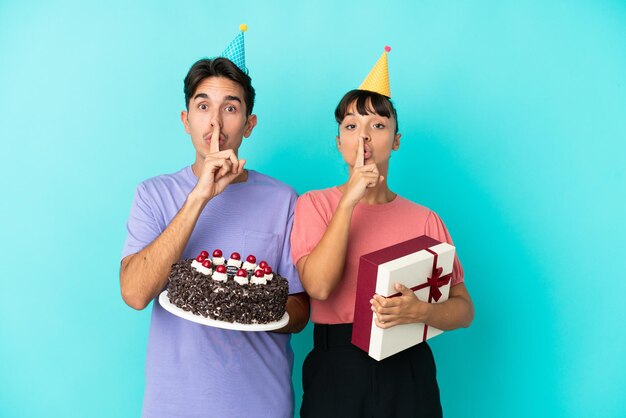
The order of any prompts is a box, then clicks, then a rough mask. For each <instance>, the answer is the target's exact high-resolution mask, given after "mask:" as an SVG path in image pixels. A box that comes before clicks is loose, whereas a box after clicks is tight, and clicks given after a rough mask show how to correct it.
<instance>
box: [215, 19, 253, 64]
mask: <svg viewBox="0 0 626 418" xmlns="http://www.w3.org/2000/svg"><path fill="white" fill-rule="evenodd" d="M239 29H240V30H241V32H239V34H238V35H237V36H236V37H235V39H233V40H232V42H231V43H230V44H229V45H228V46H227V47H226V49H225V50H224V52H222V53H221V54H220V56H221V57H224V58H228V59H229V60H231V61H232V62H233V63H234V64H235V65H236V66H237V67H239V69H240V70H241V71H243V72H244V73H246V74H248V69H247V68H246V51H245V48H244V43H243V33H244V32H245V31H247V30H248V25H245V24H242V25H239Z"/></svg>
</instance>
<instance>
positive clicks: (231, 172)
mask: <svg viewBox="0 0 626 418" xmlns="http://www.w3.org/2000/svg"><path fill="white" fill-rule="evenodd" d="M211 126H212V128H213V132H212V134H211V141H210V144H209V153H208V154H207V155H206V156H204V162H203V164H202V165H201V166H200V173H198V183H197V184H196V187H195V189H194V191H196V192H197V193H198V194H199V195H200V196H202V197H203V198H204V199H206V200H207V201H208V200H211V199H212V198H214V197H215V196H217V195H218V194H220V193H222V192H223V191H224V189H226V187H227V186H228V185H229V184H230V183H232V181H233V180H235V178H237V176H239V175H240V174H241V173H242V172H243V167H244V165H245V164H246V160H239V159H237V156H236V155H235V152H234V151H233V150H232V149H227V150H223V151H220V125H219V123H218V122H217V121H216V120H213V121H211Z"/></svg>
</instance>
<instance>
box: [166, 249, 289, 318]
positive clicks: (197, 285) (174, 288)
mask: <svg viewBox="0 0 626 418" xmlns="http://www.w3.org/2000/svg"><path fill="white" fill-rule="evenodd" d="M256 261H257V260H256V257H255V256H254V255H249V256H248V257H247V258H246V261H245V262H242V261H241V256H240V254H239V253H236V252H235V253H232V254H231V256H230V258H229V259H228V260H225V259H224V257H223V254H222V251H221V250H219V249H218V250H215V251H213V257H212V258H209V253H208V252H207V251H202V252H200V254H199V255H198V256H197V257H196V258H195V259H188V260H182V261H179V262H178V263H176V264H174V265H173V266H172V270H171V272H170V275H169V283H168V288H167V296H168V298H169V300H170V303H172V304H173V305H175V306H177V307H179V308H181V309H183V310H185V311H188V312H192V313H193V314H196V315H201V316H203V317H206V318H211V319H215V320H218V321H225V322H236V323H240V324H267V323H270V322H275V321H278V320H280V319H281V318H282V317H283V315H284V314H285V307H286V304H287V296H288V294H289V286H288V283H287V280H286V279H285V278H284V277H282V276H280V275H279V274H277V273H276V272H274V271H272V267H271V266H269V265H268V264H267V262H265V261H261V262H260V263H259V264H258V265H257V264H256Z"/></svg>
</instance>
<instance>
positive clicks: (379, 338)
mask: <svg viewBox="0 0 626 418" xmlns="http://www.w3.org/2000/svg"><path fill="white" fill-rule="evenodd" d="M454 253H455V248H454V247H453V246H452V245H450V244H447V243H442V242H439V241H437V240H435V239H433V238H430V237H427V236H426V235H422V236H420V237H417V238H413V239H410V240H408V241H405V242H401V243H399V244H395V245H392V246H390V247H387V248H383V249H381V250H378V251H374V252H372V253H369V254H365V255H363V256H361V259H360V261H359V272H358V279H357V280H358V281H357V290H356V299H355V306H354V324H353V328H352V344H354V345H356V346H357V347H359V348H361V349H362V350H364V351H366V352H367V353H368V354H369V356H370V357H372V358H374V359H375V360H382V359H384V358H386V357H389V356H391V355H393V354H396V353H398V352H400V351H402V350H405V349H407V348H409V347H412V346H414V345H416V344H419V343H421V342H423V341H426V340H427V339H429V338H432V337H434V336H436V335H439V334H441V333H442V332H443V331H441V330H440V329H437V328H434V327H432V326H428V325H426V324H422V323H413V324H403V325H396V326H393V327H391V328H387V329H382V328H379V327H378V326H376V322H375V320H374V315H375V314H374V312H372V305H371V304H370V299H372V296H374V294H375V293H376V294H379V295H381V296H385V297H387V298H391V297H397V296H400V293H398V292H397V291H396V290H395V287H394V286H395V284H396V283H401V284H403V285H404V286H406V287H408V288H410V289H411V290H413V291H414V292H415V295H416V296H417V298H418V299H420V300H422V301H424V302H428V303H441V302H444V301H446V300H447V299H448V294H449V292H450V280H451V278H452V264H453V262H454Z"/></svg>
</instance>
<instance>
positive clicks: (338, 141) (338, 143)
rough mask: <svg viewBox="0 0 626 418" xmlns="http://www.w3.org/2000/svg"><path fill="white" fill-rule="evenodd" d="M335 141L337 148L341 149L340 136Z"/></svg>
mask: <svg viewBox="0 0 626 418" xmlns="http://www.w3.org/2000/svg"><path fill="white" fill-rule="evenodd" d="M335 141H336V142H337V148H338V149H341V138H339V135H337V136H336V137H335Z"/></svg>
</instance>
